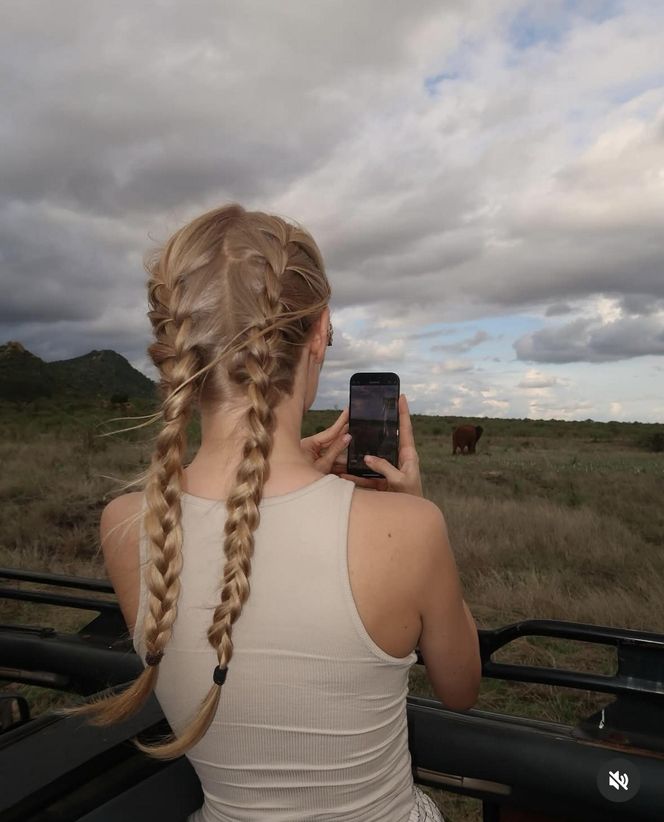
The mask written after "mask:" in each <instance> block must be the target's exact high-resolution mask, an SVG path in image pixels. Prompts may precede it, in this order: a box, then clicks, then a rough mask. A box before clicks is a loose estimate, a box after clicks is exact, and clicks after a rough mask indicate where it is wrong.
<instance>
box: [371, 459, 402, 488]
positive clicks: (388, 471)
mask: <svg viewBox="0 0 664 822" xmlns="http://www.w3.org/2000/svg"><path fill="white" fill-rule="evenodd" d="M364 461H365V462H366V464H367V465H368V466H369V468H371V470H372V471H376V472H377V473H379V474H382V475H383V476H384V477H385V479H386V480H387V481H388V482H389V483H390V485H399V484H400V483H401V480H402V476H401V471H399V469H398V468H395V467H394V466H393V465H392V463H391V462H388V461H387V460H384V459H383V458H382V457H373V456H371V455H370V454H367V455H366V456H365V457H364Z"/></svg>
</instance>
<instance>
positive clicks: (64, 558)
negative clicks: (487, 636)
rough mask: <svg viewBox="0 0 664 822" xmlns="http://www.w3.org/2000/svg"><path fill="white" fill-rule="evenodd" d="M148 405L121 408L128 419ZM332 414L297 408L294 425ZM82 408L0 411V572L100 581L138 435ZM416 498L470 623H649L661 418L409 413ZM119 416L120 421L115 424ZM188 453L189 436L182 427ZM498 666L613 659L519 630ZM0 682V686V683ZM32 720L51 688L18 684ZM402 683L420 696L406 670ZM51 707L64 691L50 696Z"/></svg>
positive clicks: (420, 687) (2, 617)
mask: <svg viewBox="0 0 664 822" xmlns="http://www.w3.org/2000/svg"><path fill="white" fill-rule="evenodd" d="M150 410H151V409H150V408H149V406H148V405H147V404H146V405H145V406H142V405H137V406H136V407H135V408H134V409H133V410H131V411H128V412H127V413H128V414H136V415H139V414H144V413H148V412H149V411H150ZM336 413H337V412H332V411H329V412H322V411H321V412H310V413H309V414H308V415H307V417H306V419H305V423H304V432H303V433H304V434H308V433H313V432H314V431H316V430H318V429H321V428H323V427H325V426H326V425H328V424H330V423H331V422H332V420H333V419H334V418H335V417H336ZM111 416H113V414H112V412H111V411H110V410H108V409H101V408H99V407H96V406H95V405H94V404H92V403H91V404H89V405H87V406H83V407H82V406H80V405H76V404H74V403H70V404H69V405H59V406H57V405H54V404H52V403H51V402H46V401H44V402H42V403H39V402H37V403H35V404H33V405H32V407H30V408H28V409H26V408H23V409H17V408H16V407H13V406H10V405H4V406H0V424H1V426H2V431H3V437H2V440H1V441H0V462H1V464H2V465H3V468H4V470H3V472H2V477H1V479H0V505H1V509H0V511H1V516H0V565H2V566H11V567H22V568H30V569H41V570H49V571H53V572H57V573H67V574H76V575H85V576H103V575H104V571H103V565H102V561H101V555H100V550H99V545H98V524H99V514H100V512H101V509H102V508H103V507H104V505H105V504H106V502H107V501H108V500H109V499H110V498H111V497H112V496H114V495H115V494H116V493H117V492H118V489H119V488H120V487H121V486H122V484H123V482H125V481H126V480H127V479H131V478H133V477H135V476H137V475H138V474H139V472H140V471H142V470H144V469H145V468H146V466H147V465H148V463H149V460H150V452H151V441H152V438H153V436H154V429H153V428H144V429H139V430H135V431H131V432H128V433H124V434H120V435H115V436H113V437H105V438H101V437H99V436H98V435H99V434H100V433H103V432H107V431H109V430H112V429H113V426H118V425H121V424H120V423H113V424H111V425H108V424H106V425H104V424H103V423H104V421H105V420H107V419H108V418H109V417H111ZM462 421H463V422H479V423H480V424H481V425H482V426H483V427H484V435H483V437H482V439H481V440H480V443H479V446H478V453H477V454H476V455H474V456H464V457H462V456H456V457H453V456H452V454H451V430H452V428H453V426H454V424H455V423H457V422H462ZM413 423H414V430H415V438H416V443H417V446H418V452H419V454H420V462H421V468H422V474H423V478H424V487H425V495H426V496H427V497H429V498H430V499H432V500H433V501H435V502H436V503H437V504H438V505H439V506H440V508H441V509H442V510H443V512H444V514H445V517H446V520H447V524H448V528H449V532H450V538H451V542H452V546H453V549H454V552H455V556H456V559H457V564H458V567H459V571H460V575H461V579H462V583H463V587H464V592H465V596H466V599H467V601H468V603H469V605H470V607H471V610H472V612H473V614H474V616H475V618H476V620H477V622H478V625H479V626H480V627H486V628H491V627H497V626H500V625H505V624H507V623H509V622H513V621H516V620H520V619H525V618H551V619H565V620H573V621H579V622H587V623H592V624H597V625H607V626H616V627H626V628H636V629H644V630H650V631H657V632H664V609H662V607H661V589H662V583H663V582H664V506H662V504H661V502H662V499H664V453H662V450H661V445H662V440H663V439H664V426H661V425H659V426H657V425H645V424H636V423H634V424H627V423H617V422H612V423H595V422H591V421H586V422H563V421H555V420H554V421H534V420H491V419H482V420H468V419H464V420H457V419H453V418H441V417H422V416H415V417H414V419H413ZM132 424H135V422H133V421H128V422H126V423H124V425H125V426H126V425H132ZM190 440H191V446H190V453H191V455H193V453H194V452H195V450H196V448H197V444H198V442H199V430H198V426H197V424H196V422H195V421H194V422H192V424H191V427H190ZM90 616H91V615H90V614H81V613H80V612H79V613H74V614H71V613H69V612H67V611H65V610H62V611H56V612H54V609H48V608H47V607H46V606H41V607H40V606H34V605H31V606H28V605H24V604H17V603H11V602H4V603H0V621H1V622H5V623H7V622H22V623H33V624H50V625H55V626H57V627H59V628H61V629H69V630H74V629H77V628H79V627H81V626H82V625H83V624H85V622H87V621H88V620H89V618H90ZM497 659H501V660H503V661H517V662H524V663H531V664H539V665H551V666H558V667H564V668H569V669H573V670H590V671H594V672H597V673H610V672H612V671H613V670H615V665H616V661H615V654H613V653H612V652H609V651H607V650H605V649H601V648H596V647H593V646H590V645H587V644H584V643H574V642H570V641H562V640H554V639H548V640H546V639H526V638H524V639H522V640H519V641H518V642H517V643H514V644H513V646H510V648H509V649H506V650H505V651H504V652H502V653H501V654H499V655H498V656H497ZM0 687H6V685H4V684H3V683H2V682H0ZM18 689H19V690H20V691H21V692H23V693H25V694H27V695H28V697H29V699H30V701H31V703H32V709H33V713H38V712H39V711H40V710H44V709H46V708H47V707H48V706H49V705H50V704H53V699H52V695H51V694H50V693H49V692H47V691H41V690H40V689H37V688H32V687H24V686H19V688H18ZM411 691H412V692H413V693H418V694H422V695H429V694H430V689H429V686H428V682H427V680H426V676H425V674H424V672H423V671H422V670H420V669H419V668H415V669H414V670H413V672H412V675H411ZM64 701H66V699H65V700H64ZM609 701H610V697H607V696H602V695H598V694H593V693H590V692H585V691H571V690H569V691H568V690H566V689H560V688H558V689H554V688H551V687H548V686H540V685H528V684H520V683H503V682H499V681H495V680H485V681H484V682H483V685H482V691H481V694H480V700H479V703H478V706H477V707H480V708H485V709H488V710H497V711H502V712H506V713H511V714H516V715H522V716H533V717H539V718H542V719H551V720H554V721H560V722H569V723H574V722H575V721H576V720H578V719H579V718H581V717H583V716H587V715H589V714H590V713H592V712H593V711H594V710H596V709H597V708H598V707H600V706H602V705H604V704H606V703H607V702H609ZM436 800H437V801H438V802H439V803H440V804H441V807H442V808H443V812H444V814H445V818H446V820H450V821H451V822H470V820H473V821H475V820H479V819H480V818H481V813H480V810H479V806H478V804H477V803H476V802H473V801H470V800H464V799H462V798H455V797H453V796H452V795H450V794H445V795H436Z"/></svg>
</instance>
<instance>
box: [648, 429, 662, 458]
mask: <svg viewBox="0 0 664 822" xmlns="http://www.w3.org/2000/svg"><path fill="white" fill-rule="evenodd" d="M643 445H644V447H645V448H646V450H647V451H654V452H656V453H661V452H662V451H664V431H655V432H654V433H653V434H649V435H648V436H647V437H645V439H644V441H643Z"/></svg>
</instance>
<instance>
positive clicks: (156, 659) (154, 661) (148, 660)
mask: <svg viewBox="0 0 664 822" xmlns="http://www.w3.org/2000/svg"><path fill="white" fill-rule="evenodd" d="M163 655H164V652H163V651H148V652H147V654H146V655H145V664H146V665H159V663H160V662H161V658H162V657H163Z"/></svg>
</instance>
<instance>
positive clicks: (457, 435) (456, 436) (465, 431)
mask: <svg viewBox="0 0 664 822" xmlns="http://www.w3.org/2000/svg"><path fill="white" fill-rule="evenodd" d="M483 430H484V429H483V428H482V426H481V425H460V426H459V427H458V428H455V429H454V431H453V432H452V454H453V455H454V454H456V452H457V448H458V449H459V451H460V452H461V453H462V454H463V453H464V448H467V449H468V450H467V453H468V454H474V453H475V446H476V445H477V441H478V440H479V438H480V437H481V436H482V431H483Z"/></svg>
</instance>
